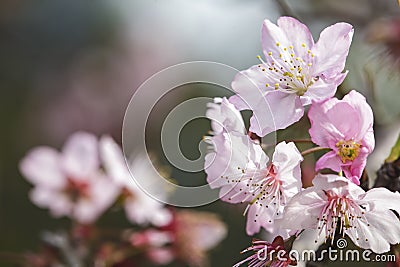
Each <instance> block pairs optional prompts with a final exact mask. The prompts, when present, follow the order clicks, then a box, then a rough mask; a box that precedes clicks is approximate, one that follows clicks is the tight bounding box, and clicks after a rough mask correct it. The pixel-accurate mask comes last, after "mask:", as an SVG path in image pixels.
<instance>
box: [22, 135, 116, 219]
mask: <svg viewBox="0 0 400 267" xmlns="http://www.w3.org/2000/svg"><path fill="white" fill-rule="evenodd" d="M20 170H21V172H22V174H23V175H24V176H25V177H26V179H27V180H28V181H29V182H31V183H32V184H34V186H35V187H34V188H33V190H32V191H31V193H30V198H31V200H32V202H33V203H35V204H36V205H37V206H39V207H42V208H48V209H49V210H50V212H51V214H52V215H53V216H55V217H61V216H68V217H70V218H72V219H74V220H76V221H77V222H79V223H83V224H90V223H93V222H94V221H95V220H96V219H97V218H98V217H99V216H100V215H101V214H102V213H103V212H104V211H105V210H106V209H107V208H108V207H110V206H111V204H112V203H113V202H114V200H115V199H116V197H117V195H118V193H119V188H118V187H117V186H116V185H115V184H114V183H113V182H112V180H110V179H108V177H106V175H105V174H104V172H102V171H101V169H100V162H99V156H98V140H97V138H96V137H95V136H93V135H91V134H88V133H85V132H78V133H75V134H73V135H72V136H71V137H70V138H69V139H68V140H67V142H66V144H65V145H64V147H63V149H62V152H58V151H56V150H55V149H53V148H50V147H37V148H34V149H32V150H31V151H30V152H29V153H28V155H27V156H26V157H25V158H24V159H23V160H22V161H21V164H20Z"/></svg>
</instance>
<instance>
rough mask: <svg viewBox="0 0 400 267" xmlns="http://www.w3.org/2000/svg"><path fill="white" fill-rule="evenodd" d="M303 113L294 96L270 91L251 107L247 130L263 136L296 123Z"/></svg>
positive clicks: (296, 97)
mask: <svg viewBox="0 0 400 267" xmlns="http://www.w3.org/2000/svg"><path fill="white" fill-rule="evenodd" d="M303 113H304V109H303V106H302V104H301V101H300V98H299V97H298V96H297V95H296V94H287V93H284V92H280V91H271V92H269V93H267V94H266V95H265V97H264V99H261V100H259V102H258V104H257V106H255V107H253V116H252V117H251V119H250V129H249V130H250V131H251V132H254V133H256V134H257V135H259V136H265V135H267V134H269V133H271V132H274V131H276V130H278V129H285V128H286V127H288V126H290V125H292V124H293V123H295V122H297V121H298V120H300V118H301V117H302V116H303Z"/></svg>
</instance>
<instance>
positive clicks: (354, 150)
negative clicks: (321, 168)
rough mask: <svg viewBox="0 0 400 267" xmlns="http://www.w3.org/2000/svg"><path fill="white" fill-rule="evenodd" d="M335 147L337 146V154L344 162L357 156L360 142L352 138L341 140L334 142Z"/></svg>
mask: <svg viewBox="0 0 400 267" xmlns="http://www.w3.org/2000/svg"><path fill="white" fill-rule="evenodd" d="M336 147H337V148H338V152H337V154H338V155H339V156H340V158H341V160H342V162H343V163H346V162H347V161H353V160H355V159H356V158H357V157H358V154H359V153H360V147H361V144H360V143H357V142H355V141H352V140H350V141H344V140H341V141H339V142H337V143H336Z"/></svg>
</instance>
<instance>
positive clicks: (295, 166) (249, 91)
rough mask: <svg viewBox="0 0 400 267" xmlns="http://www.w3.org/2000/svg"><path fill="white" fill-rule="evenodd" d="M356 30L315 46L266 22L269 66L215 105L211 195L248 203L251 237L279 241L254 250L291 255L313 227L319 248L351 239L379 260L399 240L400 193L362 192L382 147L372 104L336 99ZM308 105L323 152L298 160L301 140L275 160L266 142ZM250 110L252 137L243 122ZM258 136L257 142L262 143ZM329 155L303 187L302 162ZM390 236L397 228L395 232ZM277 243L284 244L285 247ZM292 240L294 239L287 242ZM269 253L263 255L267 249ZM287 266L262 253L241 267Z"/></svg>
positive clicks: (296, 29) (265, 62)
mask: <svg viewBox="0 0 400 267" xmlns="http://www.w3.org/2000/svg"><path fill="white" fill-rule="evenodd" d="M352 36H353V27H352V26H351V25H350V24H347V23H337V24H334V25H332V26H330V27H328V28H326V29H324V30H323V31H322V32H321V34H320V37H319V40H318V41H317V42H314V40H313V37H312V35H311V33H310V31H309V30H308V28H307V27H306V26H305V25H304V24H302V23H300V22H299V21H297V20H296V19H294V18H290V17H281V18H279V19H278V22H277V25H275V24H274V23H272V22H271V21H269V20H265V21H264V23H263V26H262V47H263V52H264V55H265V59H262V58H261V57H260V56H258V58H259V60H260V63H259V64H257V65H254V66H252V67H251V68H249V69H247V70H245V71H241V72H240V73H238V74H237V75H236V77H235V78H234V80H233V82H232V88H233V90H234V92H235V93H236V94H235V95H233V96H232V97H230V98H229V99H227V98H216V99H215V100H214V103H210V104H209V106H208V111H207V116H208V118H209V119H210V120H211V121H212V122H211V128H212V135H211V136H208V137H206V140H207V141H208V142H209V144H211V146H212V149H211V150H210V151H209V153H208V154H207V155H206V157H205V172H206V174H207V181H208V183H209V185H210V187H211V188H213V189H215V188H218V189H220V191H219V193H220V199H222V200H223V201H226V202H229V203H234V204H236V203H246V204H247V208H246V209H245V210H244V213H245V214H246V215H247V226H246V232H247V234H248V235H253V234H256V233H258V232H259V231H260V230H261V228H263V229H265V230H266V231H268V232H269V233H270V234H271V236H272V237H275V241H274V242H272V243H271V242H267V241H255V242H254V243H253V246H252V247H251V248H249V249H248V250H246V251H254V252H257V251H258V249H257V248H258V247H259V246H261V245H265V244H266V245H267V246H269V247H273V248H277V247H279V249H278V250H284V241H283V239H286V240H287V242H289V241H290V240H292V241H293V239H295V238H296V237H298V236H299V235H300V234H301V233H302V232H303V230H306V229H314V230H315V238H316V242H317V239H319V237H321V236H323V237H324V238H325V240H326V241H327V240H330V241H331V242H333V240H334V239H335V236H336V235H337V234H341V235H343V236H345V235H347V236H348V237H349V238H350V239H351V240H352V241H353V242H354V244H355V245H357V246H359V247H360V248H363V249H370V250H372V251H373V252H375V253H384V252H387V251H389V250H390V245H391V244H397V243H399V242H400V222H399V221H398V218H397V216H396V213H394V212H393V211H396V212H397V214H400V204H399V203H400V194H399V193H392V192H390V191H389V190H387V189H384V188H377V189H371V190H369V191H367V192H366V191H365V190H363V189H362V188H361V187H360V186H359V185H360V178H361V176H362V174H363V172H364V168H365V166H366V161H367V157H368V155H369V154H370V153H371V152H372V151H373V149H374V146H375V141H374V132H373V112H372V109H371V108H370V106H369V105H368V103H367V102H366V99H365V97H364V96H362V95H361V94H360V93H358V92H357V91H354V90H353V91H351V92H349V93H348V94H347V95H345V96H344V97H343V99H342V100H339V99H337V98H335V97H334V95H335V93H336V90H337V87H338V86H339V85H340V84H341V83H342V82H343V80H344V79H345V77H346V75H347V71H346V72H343V70H344V67H345V61H346V57H347V55H348V52H349V48H350V45H351V41H352ZM308 105H310V108H309V110H308V118H309V120H310V123H311V128H310V129H309V134H310V137H311V140H310V142H312V143H314V144H315V145H317V147H314V148H312V149H309V150H307V151H303V152H302V153H300V152H299V150H298V149H297V147H296V145H295V143H294V142H285V141H282V142H280V143H278V144H276V146H275V152H274V153H273V156H272V159H271V160H270V159H269V157H268V156H267V155H266V153H265V152H264V151H263V147H262V144H261V141H260V140H261V137H264V136H266V135H267V134H269V133H271V132H274V131H276V130H278V129H285V128H287V127H288V126H290V125H292V124H294V123H295V122H297V121H299V120H300V119H301V118H302V117H303V115H304V112H305V108H304V107H305V106H308ZM241 110H251V111H252V117H251V118H250V127H249V129H248V131H247V130H246V128H245V123H244V121H243V118H242V116H241V114H240V111H241ZM255 137H256V138H255ZM323 150H329V151H328V152H327V153H325V154H324V155H323V156H321V157H320V158H319V160H318V161H317V162H316V164H315V170H316V171H317V172H319V171H321V170H323V169H330V172H331V174H317V175H316V176H315V178H314V179H313V186H311V187H309V188H303V187H304V185H303V183H302V180H301V168H300V164H301V162H302V161H303V156H305V155H307V154H309V153H311V152H315V151H323ZM389 229H390V230H389ZM277 240H281V242H280V244H279V245H278V244H277ZM285 242H286V241H285ZM260 249H261V247H260ZM245 262H247V263H248V264H249V266H266V265H268V266H269V265H270V266H287V265H288V264H289V263H288V262H279V261H277V260H271V259H270V260H269V261H268V262H267V261H262V260H260V259H258V258H257V257H256V256H255V255H252V256H250V258H248V259H247V260H244V261H242V262H240V263H239V264H237V265H236V266H239V265H240V264H242V263H245Z"/></svg>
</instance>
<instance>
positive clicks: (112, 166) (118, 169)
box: [99, 136, 132, 186]
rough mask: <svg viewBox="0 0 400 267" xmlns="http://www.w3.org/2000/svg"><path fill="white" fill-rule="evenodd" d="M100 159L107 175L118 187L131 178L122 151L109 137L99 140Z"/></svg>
mask: <svg viewBox="0 0 400 267" xmlns="http://www.w3.org/2000/svg"><path fill="white" fill-rule="evenodd" d="M99 146H100V158H101V160H102V164H103V165H104V168H105V170H106V173H107V175H109V176H110V177H111V179H113V180H114V181H115V182H116V183H117V184H119V185H120V186H124V185H126V184H127V183H128V182H129V181H130V179H132V178H131V175H130V173H129V170H128V166H127V165H126V163H125V159H124V157H123V154H122V150H121V148H120V147H119V145H118V144H117V143H115V141H114V140H113V139H112V138H111V137H110V136H103V137H102V138H101V139H100V145H99Z"/></svg>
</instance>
